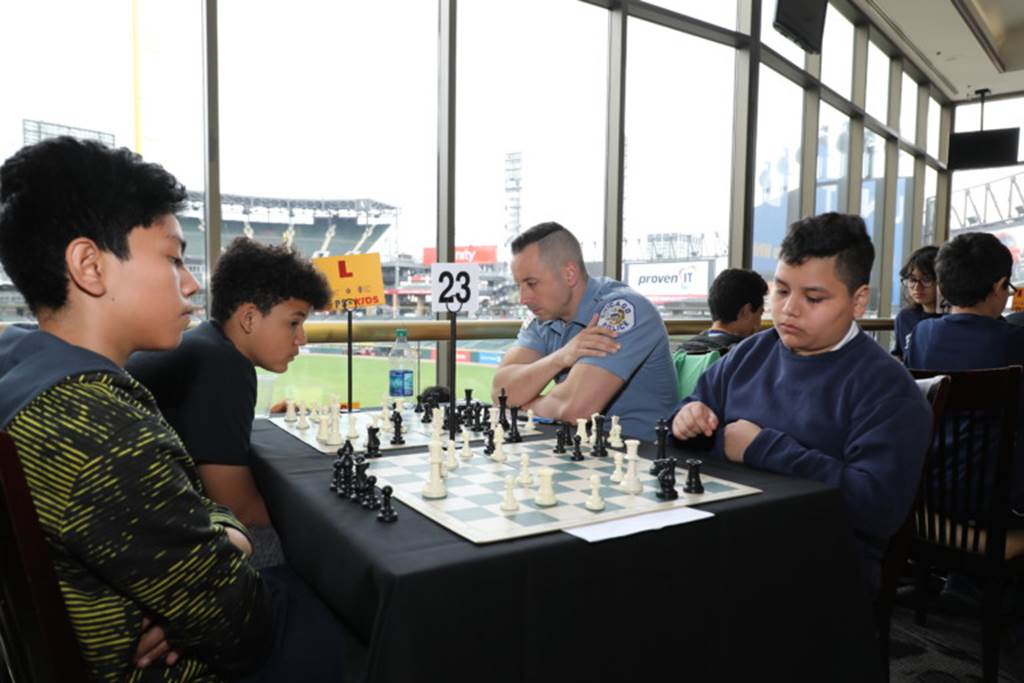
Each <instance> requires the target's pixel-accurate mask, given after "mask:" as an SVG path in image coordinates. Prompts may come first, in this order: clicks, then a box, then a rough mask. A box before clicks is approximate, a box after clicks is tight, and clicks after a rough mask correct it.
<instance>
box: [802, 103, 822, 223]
mask: <svg viewBox="0 0 1024 683" xmlns="http://www.w3.org/2000/svg"><path fill="white" fill-rule="evenodd" d="M803 92H804V107H803V128H802V129H801V130H802V135H803V140H802V142H801V144H800V217H801V218H803V217H804V216H811V215H813V214H814V199H815V197H816V196H817V194H818V117H819V111H820V108H821V101H820V100H821V98H820V96H819V95H820V91H819V88H818V87H815V86H812V87H806V88H804V91H803Z"/></svg>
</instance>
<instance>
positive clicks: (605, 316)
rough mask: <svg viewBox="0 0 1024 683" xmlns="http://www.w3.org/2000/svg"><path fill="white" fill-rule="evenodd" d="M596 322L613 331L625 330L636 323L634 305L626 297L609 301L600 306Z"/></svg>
mask: <svg viewBox="0 0 1024 683" xmlns="http://www.w3.org/2000/svg"><path fill="white" fill-rule="evenodd" d="M597 324H598V325H600V326H601V327H607V328H608V329H609V330H612V331H614V332H626V331H627V330H630V329H632V328H633V326H634V325H635V324H636V307H635V306H634V305H633V304H632V303H630V302H629V301H627V300H626V299H615V300H614V301H609V302H608V303H606V304H605V305H604V306H603V307H602V308H601V315H600V317H599V318H598V321H597Z"/></svg>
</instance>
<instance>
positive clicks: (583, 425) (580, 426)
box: [576, 417, 589, 443]
mask: <svg viewBox="0 0 1024 683" xmlns="http://www.w3.org/2000/svg"><path fill="white" fill-rule="evenodd" d="M576 436H578V437H580V443H583V442H585V441H588V438H589V437H588V436H587V418H585V417H580V418H577V419H576Z"/></svg>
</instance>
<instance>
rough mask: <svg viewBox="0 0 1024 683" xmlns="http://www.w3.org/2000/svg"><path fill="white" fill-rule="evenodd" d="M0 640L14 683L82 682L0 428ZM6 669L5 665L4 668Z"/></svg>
mask: <svg viewBox="0 0 1024 683" xmlns="http://www.w3.org/2000/svg"><path fill="white" fill-rule="evenodd" d="M0 570H2V572H3V574H2V578H3V585H2V590H0V639H2V640H3V650H4V653H5V656H6V658H7V666H8V667H9V671H7V672H5V673H4V674H3V676H7V675H10V676H11V677H12V678H13V680H14V681H17V682H18V683H68V682H72V683H73V682H75V681H83V682H84V681H85V680H86V674H85V665H84V663H83V660H82V655H81V651H80V650H79V649H78V641H77V640H75V635H74V632H73V631H72V629H71V621H70V619H69V618H68V613H67V609H66V608H65V605H64V598H63V596H62V595H61V592H60V585H59V584H58V583H57V575H56V573H55V572H54V569H53V562H52V561H51V559H50V553H49V549H48V548H47V546H46V540H45V539H44V538H43V530H42V527H40V525H39V517H38V515H37V514H36V510H35V506H34V505H33V504H32V498H31V495H30V494H29V490H28V484H26V482H25V474H24V472H23V471H22V469H21V462H20V461H19V460H18V453H17V450H16V449H15V447H14V441H13V440H12V439H11V437H10V436H8V435H7V434H4V433H0ZM5 668H6V667H5Z"/></svg>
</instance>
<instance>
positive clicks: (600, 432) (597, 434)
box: [591, 415, 608, 458]
mask: <svg viewBox="0 0 1024 683" xmlns="http://www.w3.org/2000/svg"><path fill="white" fill-rule="evenodd" d="M605 439H606V437H605V433H604V415H594V433H593V435H592V436H591V443H592V444H593V447H594V448H593V450H592V451H591V453H592V454H593V455H594V457H597V458H605V457H608V442H607V441H605Z"/></svg>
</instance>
